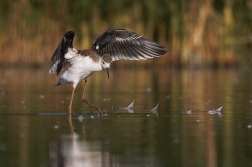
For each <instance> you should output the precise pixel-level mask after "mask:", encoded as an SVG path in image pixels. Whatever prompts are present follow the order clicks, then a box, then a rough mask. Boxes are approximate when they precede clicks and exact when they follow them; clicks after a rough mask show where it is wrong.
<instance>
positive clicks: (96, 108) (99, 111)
mask: <svg viewBox="0 0 252 167" xmlns="http://www.w3.org/2000/svg"><path fill="white" fill-rule="evenodd" d="M82 101H83V102H84V103H86V104H88V105H90V106H91V107H93V108H94V109H95V110H96V111H97V112H98V115H103V113H102V111H101V110H100V109H99V108H98V107H96V106H95V105H94V104H92V103H91V102H90V101H88V100H86V99H82Z"/></svg>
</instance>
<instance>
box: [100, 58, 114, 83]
mask: <svg viewBox="0 0 252 167" xmlns="http://www.w3.org/2000/svg"><path fill="white" fill-rule="evenodd" d="M111 62H112V58H111V56H110V55H109V54H104V55H103V56H102V58H101V66H102V68H104V69H105V70H106V71H107V75H108V78H109V68H110V64H111Z"/></svg>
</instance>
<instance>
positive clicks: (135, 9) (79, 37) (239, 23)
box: [0, 0, 252, 67]
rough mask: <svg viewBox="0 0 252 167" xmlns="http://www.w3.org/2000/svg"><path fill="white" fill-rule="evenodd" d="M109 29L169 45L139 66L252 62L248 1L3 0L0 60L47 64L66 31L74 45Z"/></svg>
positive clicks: (250, 4) (81, 45) (1, 62)
mask: <svg viewBox="0 0 252 167" xmlns="http://www.w3.org/2000/svg"><path fill="white" fill-rule="evenodd" d="M110 28H123V29H129V30H132V31H135V32H137V33H138V34H140V35H142V36H144V37H146V38H149V39H152V40H154V41H157V42H159V43H160V44H162V45H164V46H166V47H167V50H168V51H169V52H168V53H167V55H166V56H165V57H163V58H159V59H155V60H154V61H140V62H138V63H137V64H138V65H144V66H145V65H150V64H151V63H155V64H158V65H161V66H188V67H195V66H200V67H201V66H207V67H208V66H209V67H212V66H213V67H225V66H234V65H235V66H237V65H244V64H247V65H249V64H250V63H252V62H251V58H250V57H251V56H252V54H251V52H252V51H251V45H252V33H251V30H252V2H251V1H250V0H190V1H186V0H180V1H177V0H148V1H143V0H138V1H136V0H122V1H117V0H107V1H104V0H75V1H72V0H51V1H43V0H14V1H8V0H1V2H0V46H1V51H0V53H1V55H2V56H0V65H1V66H9V65H20V66H22V65H29V66H34V65H35V66H41V65H47V64H49V62H50V58H51V56H52V54H53V52H54V50H55V48H56V47H57V45H58V43H59V41H60V40H61V38H62V37H63V35H64V33H65V32H66V31H68V30H73V31H75V32H76V37H75V41H74V46H75V47H76V48H79V49H82V48H83V49H84V48H90V47H91V46H92V44H93V42H95V39H96V38H97V37H98V36H99V35H100V34H101V33H103V31H105V30H107V29H110ZM116 64H117V65H118V64H120V65H122V64H124V65H129V64H132V62H130V63H128V62H126V61H119V62H118V63H116ZM133 64H135V63H133Z"/></svg>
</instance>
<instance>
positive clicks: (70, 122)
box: [0, 68, 252, 167]
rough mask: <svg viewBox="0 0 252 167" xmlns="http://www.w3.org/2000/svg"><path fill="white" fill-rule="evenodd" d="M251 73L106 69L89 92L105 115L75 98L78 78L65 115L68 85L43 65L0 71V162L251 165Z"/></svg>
mask: <svg viewBox="0 0 252 167" xmlns="http://www.w3.org/2000/svg"><path fill="white" fill-rule="evenodd" d="M251 74H252V71H251V70H250V69H247V70H246V69H240V70H180V71H179V70H170V69H148V70H147V69H129V68H128V69H111V74H110V79H109V80H108V79H107V76H106V72H105V71H102V72H98V73H95V74H93V76H91V77H90V79H89V80H88V82H87V89H86V94H85V97H86V98H87V99H88V100H90V101H92V102H93V103H94V104H96V105H97V106H98V107H99V108H100V109H101V110H102V111H103V112H104V113H105V114H104V116H97V114H96V111H95V110H94V109H93V108H91V107H89V106H87V105H86V104H84V103H82V102H81V100H80V99H81V93H82V83H80V84H79V85H78V87H77V89H76V93H75V98H74V101H73V115H72V116H69V115H68V114H67V109H68V103H69V100H70V95H71V91H72V86H71V85H66V86H54V85H55V84H57V82H58V78H57V77H56V76H55V75H49V74H48V70H47V69H36V70H34V69H25V70H21V69H1V71H0V78H1V80H0V166H1V167H2V166H3V167H4V166H21V167H22V166H23V167H27V166H38V167H40V166H41V167H44V166H45V167H47V166H53V167H54V166H74V167H78V166H185V167H188V166H194V167H195V166H211V167H215V166H227V167H232V166H252V88H251V82H252V78H251ZM133 101H134V107H133V109H132V110H125V109H121V108H124V107H127V106H128V105H129V104H130V103H132V102H133ZM157 104H159V105H158V108H157V111H151V109H153V108H154V107H155V106H156V105H157ZM221 106H222V107H223V109H222V112H221V113H219V114H218V113H216V112H212V111H211V110H213V111H216V109H218V108H219V107H221ZM190 110H191V112H188V111H190ZM209 111H211V112H209Z"/></svg>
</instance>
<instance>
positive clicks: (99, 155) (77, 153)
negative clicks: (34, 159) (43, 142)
mask: <svg viewBox="0 0 252 167" xmlns="http://www.w3.org/2000/svg"><path fill="white" fill-rule="evenodd" d="M69 126H70V131H71V134H70V135H61V136H60V140H59V142H53V143H51V144H50V159H51V166H53V167H58V166H65V167H83V166H88V167H92V166H110V164H109V161H107V160H109V159H110V158H109V157H110V155H109V153H108V152H104V151H101V144H100V142H99V141H97V142H95V141H92V142H90V141H86V139H85V138H86V137H85V135H86V134H85V127H84V126H82V133H83V134H82V135H78V134H77V133H75V132H74V126H73V124H72V115H71V114H69Z"/></svg>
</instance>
